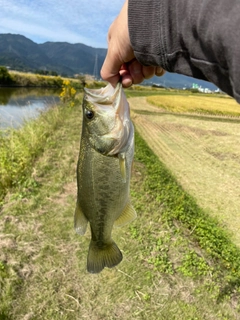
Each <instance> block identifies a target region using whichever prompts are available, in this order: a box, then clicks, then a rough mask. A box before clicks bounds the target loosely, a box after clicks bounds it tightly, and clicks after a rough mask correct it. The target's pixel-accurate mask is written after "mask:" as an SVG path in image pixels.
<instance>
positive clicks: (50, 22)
mask: <svg viewBox="0 0 240 320" xmlns="http://www.w3.org/2000/svg"><path fill="white" fill-rule="evenodd" d="M123 3H124V0H70V1H60V0H0V33H14V34H21V35H24V36H25V37H27V38H29V39H31V40H33V41H34V42H36V43H44V42H46V41H66V42H70V43H84V44H86V45H89V46H92V47H96V48H107V32H108V28H109V26H110V24H111V23H112V21H113V20H114V18H115V17H116V16H117V15H118V13H119V11H120V9H121V7H122V5H123Z"/></svg>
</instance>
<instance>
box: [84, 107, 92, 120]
mask: <svg viewBox="0 0 240 320" xmlns="http://www.w3.org/2000/svg"><path fill="white" fill-rule="evenodd" d="M85 115H86V117H87V118H88V119H89V120H91V119H92V118H93V117H94V112H93V111H92V110H88V109H86V110H85Z"/></svg>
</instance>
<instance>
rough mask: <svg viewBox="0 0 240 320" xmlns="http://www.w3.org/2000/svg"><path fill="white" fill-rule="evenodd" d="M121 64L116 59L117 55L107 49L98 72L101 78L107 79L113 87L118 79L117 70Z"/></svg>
mask: <svg viewBox="0 0 240 320" xmlns="http://www.w3.org/2000/svg"><path fill="white" fill-rule="evenodd" d="M121 66H122V62H121V61H120V59H118V55H117V54H114V53H110V51H109V50H108V52H107V55H106V58H105V61H104V63H103V65H102V69H101V72H100V73H101V77H102V79H103V80H105V81H108V82H109V83H111V85H112V86H113V87H115V86H116V85H117V83H118V81H119V80H120V74H119V71H120V69H121Z"/></svg>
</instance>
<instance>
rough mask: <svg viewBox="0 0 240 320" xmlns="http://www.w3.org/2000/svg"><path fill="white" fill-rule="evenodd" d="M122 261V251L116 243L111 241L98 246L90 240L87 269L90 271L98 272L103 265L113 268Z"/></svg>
mask: <svg viewBox="0 0 240 320" xmlns="http://www.w3.org/2000/svg"><path fill="white" fill-rule="evenodd" d="M121 261H122V253H121V251H120V250H119V248H118V246H117V245H116V243H115V242H114V241H113V240H111V242H109V243H107V244H105V245H104V246H103V247H102V248H99V247H98V246H97V244H96V242H95V241H92V240H91V242H90V245H89V251H88V259H87V271H88V272H90V273H99V272H101V271H102V270H103V269H104V267H108V268H113V267H115V266H116V265H117V264H119V263H120V262H121Z"/></svg>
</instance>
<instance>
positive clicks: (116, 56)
mask: <svg viewBox="0 0 240 320" xmlns="http://www.w3.org/2000/svg"><path fill="white" fill-rule="evenodd" d="M164 72H165V71H164V70H163V69H162V68H161V67H152V66H143V65H141V64H140V63H139V62H138V61H137V59H136V58H135V55H134V52H133V48H132V46H131V43H130V37H129V32H128V0H126V2H125V3H124V5H123V7H122V10H121V11H120V14H119V15H118V17H117V18H116V19H115V20H114V22H113V23H112V25H111V26H110V28H109V31H108V51H107V56H106V59H105V61H104V63H103V66H102V69H101V77H102V79H103V80H106V81H108V82H110V83H111V84H112V85H113V86H114V87H115V86H116V85H117V83H118V81H119V80H120V77H121V78H122V85H123V87H125V88H126V87H130V86H131V85H132V84H138V83H141V82H142V81H143V80H144V79H149V78H151V77H153V76H154V75H157V76H162V75H163V74H164Z"/></svg>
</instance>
